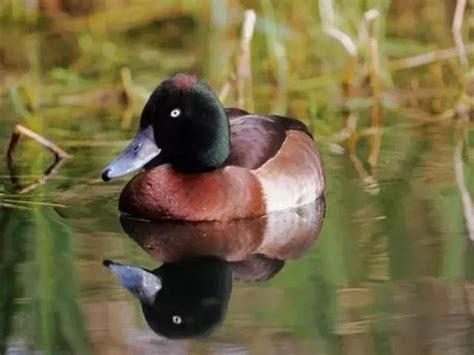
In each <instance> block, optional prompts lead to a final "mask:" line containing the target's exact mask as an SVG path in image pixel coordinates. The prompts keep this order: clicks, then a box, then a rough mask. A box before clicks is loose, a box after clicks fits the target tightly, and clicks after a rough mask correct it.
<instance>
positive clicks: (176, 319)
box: [173, 316, 182, 324]
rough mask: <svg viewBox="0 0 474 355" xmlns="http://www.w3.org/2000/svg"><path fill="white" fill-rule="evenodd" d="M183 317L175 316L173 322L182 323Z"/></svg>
mask: <svg viewBox="0 0 474 355" xmlns="http://www.w3.org/2000/svg"><path fill="white" fill-rule="evenodd" d="M181 322H182V321H181V317H180V316H173V323H174V324H181Z"/></svg>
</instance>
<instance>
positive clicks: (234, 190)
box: [119, 164, 265, 221]
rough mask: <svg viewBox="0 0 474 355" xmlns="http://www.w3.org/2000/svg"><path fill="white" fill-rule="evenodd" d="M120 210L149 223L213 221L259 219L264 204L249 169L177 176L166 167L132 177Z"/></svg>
mask: <svg viewBox="0 0 474 355" xmlns="http://www.w3.org/2000/svg"><path fill="white" fill-rule="evenodd" d="M119 209H120V211H122V212H125V213H127V214H130V215H133V216H139V217H140V218H144V219H150V220H153V219H158V218H171V219H180V220H181V219H183V220H189V221H213V220H226V219H238V218H249V217H256V216H261V215H263V214H264V213H265V203H264V200H263V194H262V190H261V186H260V184H259V182H258V179H257V178H256V176H255V175H254V174H252V173H251V171H250V170H248V169H245V168H241V167H237V166H228V167H225V168H222V169H218V170H216V171H213V172H210V173H203V174H180V173H177V172H176V171H174V170H173V169H172V168H171V166H170V165H168V164H166V165H162V166H159V167H157V168H154V169H151V170H149V171H146V172H143V173H141V174H138V175H137V176H135V177H134V178H133V179H132V180H131V181H130V182H129V183H128V184H127V185H126V186H125V188H124V190H123V191H122V194H121V195H120V200H119Z"/></svg>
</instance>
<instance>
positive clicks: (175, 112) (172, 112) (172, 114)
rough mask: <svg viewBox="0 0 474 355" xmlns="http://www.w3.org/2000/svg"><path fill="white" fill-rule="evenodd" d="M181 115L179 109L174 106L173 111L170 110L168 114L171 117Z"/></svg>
mask: <svg viewBox="0 0 474 355" xmlns="http://www.w3.org/2000/svg"><path fill="white" fill-rule="evenodd" d="M179 115H181V110H180V109H179V108H175V109H174V110H173V111H171V113H170V116H171V117H173V118H176V117H178V116H179Z"/></svg>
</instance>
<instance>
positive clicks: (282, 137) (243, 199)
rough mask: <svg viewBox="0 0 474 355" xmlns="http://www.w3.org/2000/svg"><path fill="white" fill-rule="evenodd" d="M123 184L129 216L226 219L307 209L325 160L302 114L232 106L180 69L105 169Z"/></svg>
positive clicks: (319, 191) (123, 207) (316, 194)
mask: <svg viewBox="0 0 474 355" xmlns="http://www.w3.org/2000/svg"><path fill="white" fill-rule="evenodd" d="M135 172H139V173H138V174H137V175H135V176H134V177H133V178H132V179H131V180H130V181H129V182H128V183H127V184H126V185H125V187H124V188H123V190H122V192H121V194H120V197H119V203H118V205H119V206H118V207H119V210H120V212H121V214H124V215H128V216H133V217H136V218H140V219H145V220H162V219H171V220H179V221H194V222H199V221H225V220H235V219H245V218H255V217H259V216H263V215H265V214H268V213H271V212H274V211H281V210H285V209H289V208H296V207H299V206H304V205H306V204H309V203H311V202H314V201H315V200H316V199H318V198H320V197H322V196H323V195H324V191H325V185H326V181H325V174H324V169H323V161H322V157H321V154H320V152H319V150H318V148H317V146H316V143H315V141H314V139H313V137H312V135H311V133H310V131H309V130H308V128H307V126H306V125H305V124H304V123H303V122H301V121H299V120H297V119H294V118H290V117H284V116H278V115H263V114H252V113H249V112H247V111H244V110H242V109H238V108H224V106H223V104H222V103H221V102H220V100H219V98H218V97H217V95H216V93H215V92H214V91H213V90H212V89H211V88H210V87H209V86H208V85H207V84H206V83H205V82H204V81H203V80H200V79H199V78H198V77H197V76H195V75H193V74H187V73H178V74H175V75H173V76H171V77H169V78H167V79H166V80H164V81H163V82H162V83H161V84H159V85H158V86H157V87H156V88H155V90H154V91H153V92H152V94H151V95H150V97H149V99H148V101H147V102H146V104H145V106H144V108H143V111H142V114H141V117H140V123H139V127H138V131H137V133H136V135H135V137H134V138H133V139H132V141H131V142H130V143H129V144H128V146H127V147H126V148H125V149H124V151H123V152H122V153H121V154H120V155H119V156H118V157H117V158H116V159H114V160H113V161H112V162H111V163H110V164H109V165H108V166H107V167H106V168H105V169H104V170H103V172H102V180H103V181H110V180H112V179H116V178H119V177H122V176H125V175H128V174H131V173H135Z"/></svg>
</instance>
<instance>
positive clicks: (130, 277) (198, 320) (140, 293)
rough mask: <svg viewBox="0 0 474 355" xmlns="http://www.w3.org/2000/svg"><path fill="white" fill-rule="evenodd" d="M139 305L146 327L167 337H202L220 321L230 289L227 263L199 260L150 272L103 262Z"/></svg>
mask: <svg viewBox="0 0 474 355" xmlns="http://www.w3.org/2000/svg"><path fill="white" fill-rule="evenodd" d="M104 265H105V266H107V267H108V268H109V269H110V270H111V271H112V272H113V273H114V274H116V275H117V276H118V278H119V280H120V283H121V284H122V286H124V287H125V288H127V289H128V290H129V291H130V292H131V293H132V294H133V295H135V296H136V297H137V298H138V299H139V300H140V303H141V305H142V310H143V314H144V316H145V319H146V321H147V323H148V325H149V326H150V327H151V328H152V329H153V331H155V332H156V333H158V334H160V335H163V336H165V337H167V338H187V337H196V336H202V335H205V334H206V333H208V332H209V331H210V330H211V329H212V328H214V327H215V326H216V325H217V324H218V323H219V322H220V321H221V320H222V319H223V316H224V314H225V312H226V309H227V303H228V300H229V297H230V293H231V289H232V267H231V265H230V264H229V263H227V262H224V261H220V260H217V259H211V258H201V259H194V260H188V261H183V262H177V263H165V264H163V265H162V266H161V267H159V268H158V269H155V270H153V271H149V270H146V269H142V268H140V267H136V266H127V265H122V264H119V263H115V262H112V261H108V260H107V261H104Z"/></svg>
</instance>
